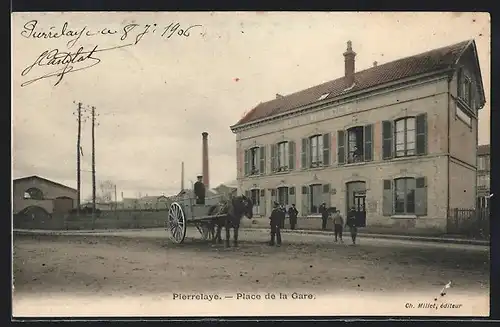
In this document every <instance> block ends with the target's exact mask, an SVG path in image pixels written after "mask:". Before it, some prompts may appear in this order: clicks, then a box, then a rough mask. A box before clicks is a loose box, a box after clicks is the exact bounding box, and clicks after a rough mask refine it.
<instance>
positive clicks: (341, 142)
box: [337, 131, 345, 165]
mask: <svg viewBox="0 0 500 327" xmlns="http://www.w3.org/2000/svg"><path fill="white" fill-rule="evenodd" d="M337 160H338V164H339V165H343V164H345V131H337Z"/></svg>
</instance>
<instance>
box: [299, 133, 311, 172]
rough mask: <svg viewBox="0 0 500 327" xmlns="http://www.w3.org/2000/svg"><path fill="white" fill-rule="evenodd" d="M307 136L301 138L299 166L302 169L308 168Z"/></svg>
mask: <svg viewBox="0 0 500 327" xmlns="http://www.w3.org/2000/svg"><path fill="white" fill-rule="evenodd" d="M308 153H309V138H303V139H302V146H301V149H300V159H301V160H300V161H301V167H300V168H302V169H307V168H309V162H308V159H309V155H308Z"/></svg>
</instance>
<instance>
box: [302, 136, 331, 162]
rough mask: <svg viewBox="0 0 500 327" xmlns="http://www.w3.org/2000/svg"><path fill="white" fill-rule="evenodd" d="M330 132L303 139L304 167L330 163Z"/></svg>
mask: <svg viewBox="0 0 500 327" xmlns="http://www.w3.org/2000/svg"><path fill="white" fill-rule="evenodd" d="M330 137H331V136H330V133H326V134H322V135H314V136H312V137H309V138H304V139H302V152H301V161H302V169H307V168H316V167H323V166H328V165H330Z"/></svg>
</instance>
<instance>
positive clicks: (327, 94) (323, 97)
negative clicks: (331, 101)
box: [318, 93, 330, 101]
mask: <svg viewBox="0 0 500 327" xmlns="http://www.w3.org/2000/svg"><path fill="white" fill-rule="evenodd" d="M329 95H330V93H325V94H322V95H321V96H320V97H319V99H318V101H321V100H324V99H326V98H327V97H328V96H329Z"/></svg>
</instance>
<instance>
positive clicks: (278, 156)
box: [271, 141, 295, 172]
mask: <svg viewBox="0 0 500 327" xmlns="http://www.w3.org/2000/svg"><path fill="white" fill-rule="evenodd" d="M271 158H272V159H271V170H272V171H273V172H281V171H288V170H293V169H294V168H295V142H293V141H288V142H280V143H278V144H275V145H273V146H272V147H271Z"/></svg>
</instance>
